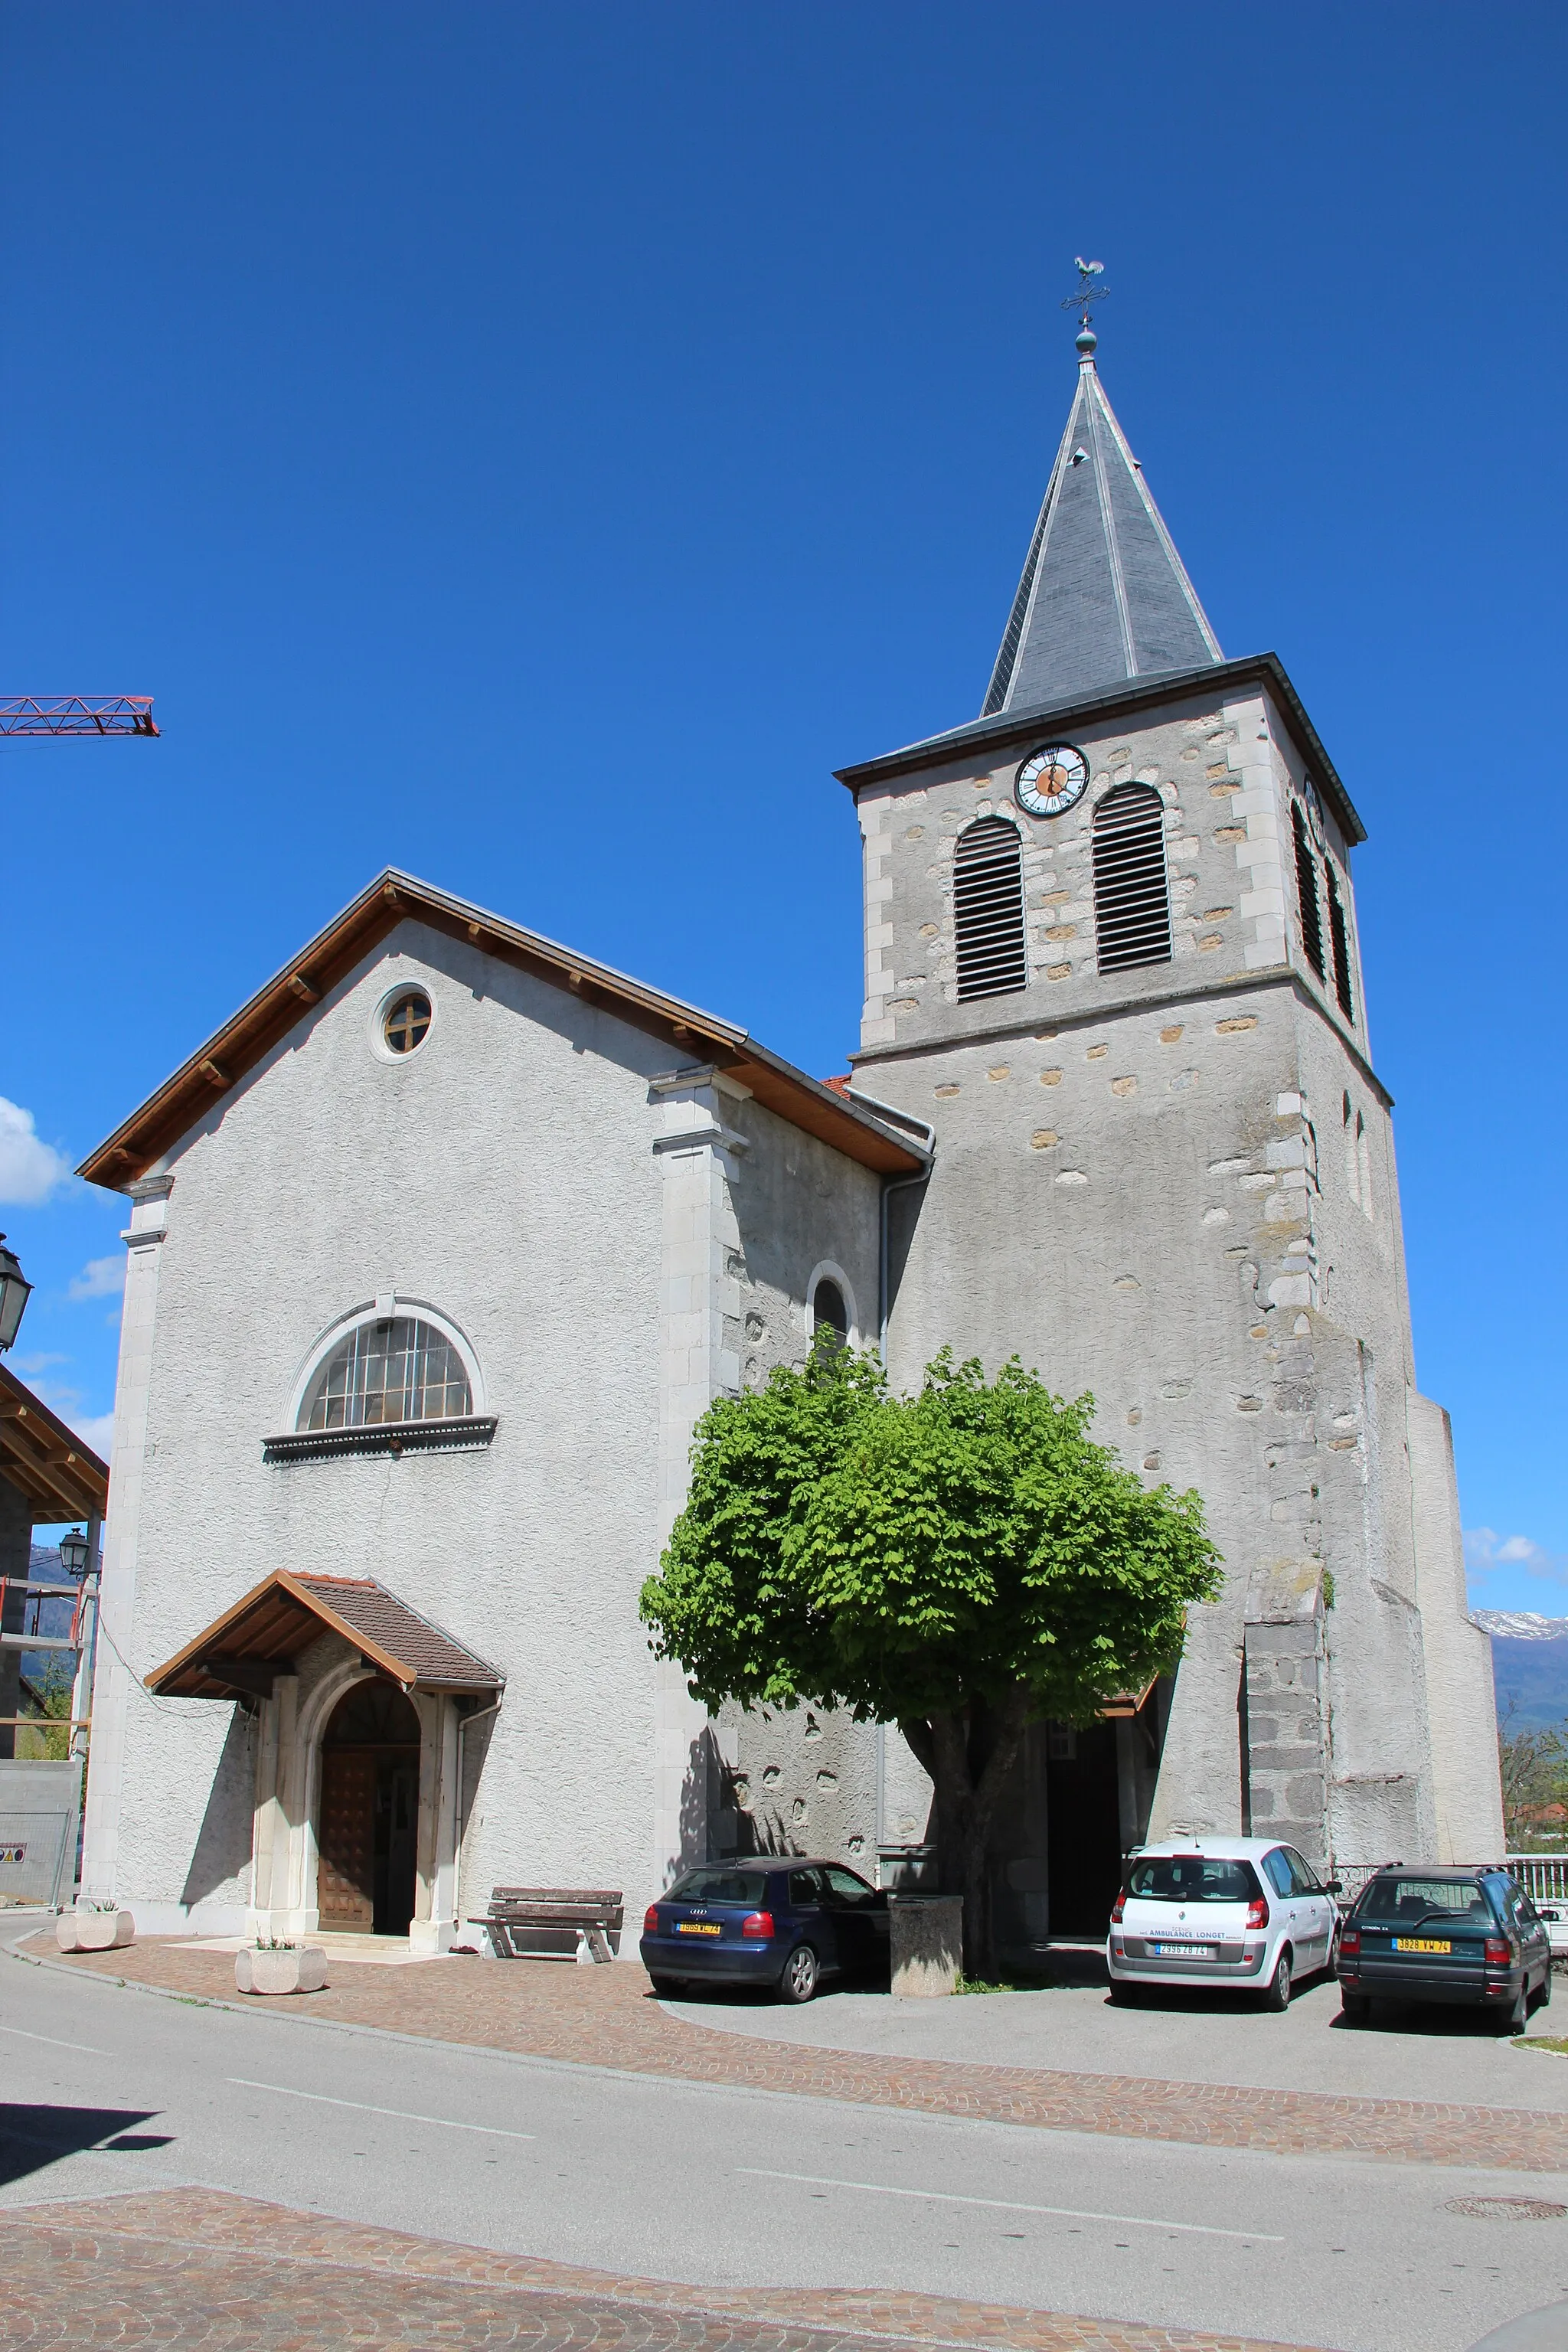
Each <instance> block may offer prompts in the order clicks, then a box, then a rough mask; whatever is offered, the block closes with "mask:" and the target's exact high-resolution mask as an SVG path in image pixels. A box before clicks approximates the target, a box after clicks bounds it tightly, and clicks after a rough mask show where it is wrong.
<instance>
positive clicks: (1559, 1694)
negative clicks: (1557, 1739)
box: [1474, 1609, 1568, 1731]
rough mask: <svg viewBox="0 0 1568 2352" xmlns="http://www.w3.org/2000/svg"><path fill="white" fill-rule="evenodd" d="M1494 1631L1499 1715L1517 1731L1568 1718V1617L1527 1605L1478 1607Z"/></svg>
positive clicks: (1480, 1619)
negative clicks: (1537, 1613) (1538, 1613)
mask: <svg viewBox="0 0 1568 2352" xmlns="http://www.w3.org/2000/svg"><path fill="white" fill-rule="evenodd" d="M1474 1616H1475V1621H1476V1623H1477V1624H1478V1625H1479V1626H1480V1628H1481V1629H1482V1631H1483V1632H1484V1633H1489V1634H1490V1635H1491V1641H1492V1680H1493V1683H1494V1684H1495V1685H1496V1688H1497V1712H1498V1721H1499V1723H1500V1724H1502V1725H1504V1726H1505V1727H1508V1728H1509V1729H1510V1730H1514V1731H1540V1730H1544V1729H1546V1728H1547V1727H1554V1726H1556V1725H1558V1724H1564V1723H1568V1617H1537V1616H1533V1615H1532V1614H1531V1612H1530V1611H1528V1610H1522V1609H1518V1610H1516V1609H1478V1610H1476V1611H1475V1612H1474Z"/></svg>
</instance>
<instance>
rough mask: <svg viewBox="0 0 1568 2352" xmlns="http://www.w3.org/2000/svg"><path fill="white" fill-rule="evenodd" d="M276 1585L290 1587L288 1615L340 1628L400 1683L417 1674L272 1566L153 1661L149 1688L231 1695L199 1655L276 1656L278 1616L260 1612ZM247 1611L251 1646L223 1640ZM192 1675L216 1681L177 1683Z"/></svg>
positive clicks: (180, 1694)
mask: <svg viewBox="0 0 1568 2352" xmlns="http://www.w3.org/2000/svg"><path fill="white" fill-rule="evenodd" d="M279 1591H281V1592H286V1593H288V1594H289V1597H290V1599H291V1600H292V1601H293V1602H294V1604H295V1608H294V1610H293V1611H291V1612H289V1618H290V1619H292V1618H293V1617H294V1616H295V1615H298V1616H302V1617H307V1618H311V1619H314V1620H316V1621H317V1622H318V1624H319V1626H320V1631H321V1633H338V1634H341V1635H342V1639H343V1640H344V1641H345V1642H347V1643H350V1645H351V1646H352V1647H353V1649H355V1650H356V1651H357V1652H358V1653H359V1654H360V1656H361V1657H363V1659H364V1660H365V1661H366V1663H367V1664H370V1665H373V1666H375V1667H378V1668H379V1669H380V1671H381V1672H382V1673H383V1674H384V1675H389V1676H390V1678H391V1679H392V1680H393V1681H394V1682H395V1683H396V1684H397V1685H398V1686H399V1687H400V1688H401V1689H403V1690H405V1691H408V1690H412V1689H413V1687H414V1685H415V1683H416V1681H417V1679H418V1677H417V1675H416V1673H415V1671H414V1669H413V1668H412V1667H411V1666H410V1665H408V1664H406V1662H405V1660H404V1659H402V1658H398V1657H395V1656H394V1655H393V1654H392V1653H391V1651H389V1650H386V1649H384V1648H383V1647H382V1645H381V1644H380V1643H377V1642H374V1641H372V1640H371V1639H370V1638H369V1636H368V1635H367V1634H365V1633H363V1632H362V1631H361V1629H360V1628H359V1627H357V1626H354V1625H351V1624H350V1623H349V1622H347V1620H346V1619H345V1618H342V1617H340V1616H339V1614H338V1612H337V1611H336V1610H335V1609H333V1608H331V1606H330V1605H329V1604H328V1603H327V1602H326V1601H323V1600H322V1599H321V1595H320V1594H319V1593H316V1592H311V1591H308V1590H307V1589H306V1588H305V1586H303V1585H302V1584H301V1583H300V1581H299V1580H298V1579H297V1578H295V1577H292V1576H290V1575H289V1571H288V1570H287V1569H281V1568H280V1569H275V1570H273V1572H272V1574H271V1575H270V1576H266V1577H263V1579H262V1580H261V1582H260V1583H259V1584H255V1585H252V1587H251V1589H250V1591H248V1592H247V1593H243V1594H242V1595H241V1597H240V1598H239V1600H237V1601H236V1602H235V1603H234V1605H233V1607H232V1608H230V1609H226V1610H225V1611H224V1612H223V1614H222V1616H221V1617H215V1618H214V1619H213V1622H212V1623H211V1624H210V1625H206V1626H204V1627H203V1629H202V1631H201V1632H200V1633H198V1634H196V1635H195V1639H194V1640H192V1641H189V1642H187V1643H185V1646H184V1649H183V1650H176V1652H175V1653H174V1656H173V1657H172V1658H170V1659H169V1660H167V1661H166V1663H165V1664H163V1665H161V1666H155V1667H154V1668H153V1672H152V1673H151V1674H150V1675H143V1677H142V1680H143V1681H144V1682H145V1684H146V1685H147V1688H148V1689H149V1690H150V1691H152V1692H153V1695H154V1696H156V1697H160V1698H218V1697H222V1696H227V1695H229V1686H228V1685H225V1684H222V1683H219V1682H218V1681H217V1680H216V1677H215V1676H213V1675H208V1674H205V1673H204V1672H203V1669H202V1660H203V1658H204V1657H208V1656H212V1655H214V1654H216V1655H219V1656H226V1657H231V1658H235V1659H241V1658H247V1657H254V1658H256V1659H257V1660H258V1661H260V1660H264V1659H268V1658H271V1657H273V1656H275V1655H276V1654H277V1646H278V1642H279V1633H280V1631H281V1629H280V1628H279V1625H278V1623H277V1619H276V1616H274V1617H273V1618H272V1619H271V1620H268V1619H267V1618H265V1617H263V1616H262V1615H261V1614H260V1612H261V1609H262V1607H263V1604H264V1603H265V1602H266V1601H267V1599H268V1596H269V1595H271V1594H273V1593H276V1592H279ZM250 1615H254V1616H255V1619H256V1622H255V1625H254V1628H253V1633H252V1635H251V1637H250V1638H251V1639H253V1640H254V1641H255V1647H254V1649H252V1648H250V1647H249V1646H248V1645H247V1639H246V1637H245V1636H244V1635H240V1638H238V1639H237V1640H233V1641H228V1640H226V1638H225V1637H226V1636H228V1635H230V1634H237V1633H239V1629H240V1628H241V1627H242V1626H243V1624H244V1622H245V1620H246V1618H247V1616H250ZM195 1676H199V1677H200V1678H201V1680H203V1681H204V1682H207V1683H211V1684H213V1685H214V1687H213V1688H212V1689H210V1690H205V1691H196V1690H191V1689H189V1688H186V1689H184V1690H181V1689H178V1688H176V1687H175V1685H178V1684H179V1683H181V1682H182V1681H184V1680H185V1679H186V1678H187V1677H193V1678H194V1677H195Z"/></svg>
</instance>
